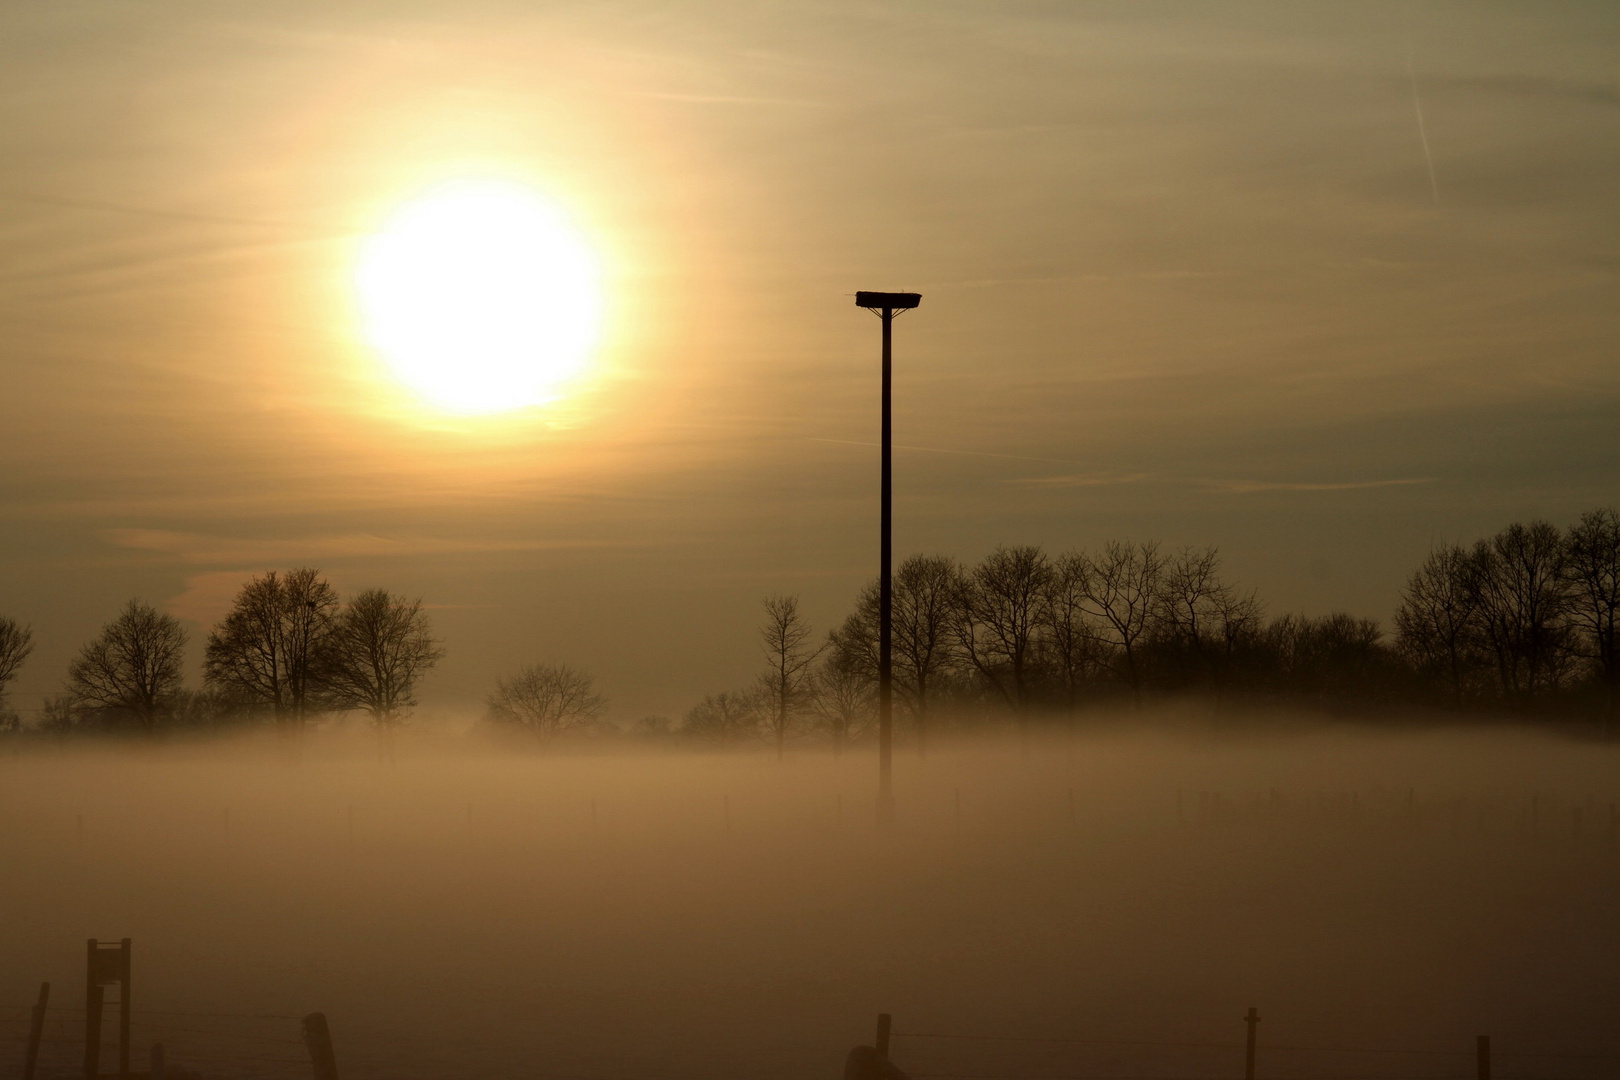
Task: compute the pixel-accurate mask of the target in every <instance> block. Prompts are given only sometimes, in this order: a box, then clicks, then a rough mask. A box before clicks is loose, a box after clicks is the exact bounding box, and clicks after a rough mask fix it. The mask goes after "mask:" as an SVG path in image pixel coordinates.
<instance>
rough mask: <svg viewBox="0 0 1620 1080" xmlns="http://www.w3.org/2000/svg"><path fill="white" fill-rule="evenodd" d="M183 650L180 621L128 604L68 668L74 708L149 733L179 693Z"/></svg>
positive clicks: (141, 605)
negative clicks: (114, 718)
mask: <svg viewBox="0 0 1620 1080" xmlns="http://www.w3.org/2000/svg"><path fill="white" fill-rule="evenodd" d="M185 647H186V633H185V631H184V630H183V629H182V628H181V626H180V621H179V620H178V619H176V618H175V617H174V616H172V615H165V614H163V613H162V612H160V611H158V610H157V609H156V608H154V607H152V606H151V605H150V604H144V603H142V602H140V601H139V600H131V601H130V602H129V603H128V604H127V605H125V607H124V610H123V611H121V612H120V613H119V614H118V617H117V618H116V619H114V620H113V621H112V622H110V623H108V624H107V625H106V626H105V627H104V628H103V629H102V631H101V636H100V637H98V638H96V640H94V641H92V642H90V644H88V645H86V646H85V647H84V648H83V650H81V651H80V653H79V656H78V658H77V659H76V660H74V661H73V663H72V664H71V665H70V666H69V667H68V676H67V692H68V695H69V696H70V697H71V698H72V701H73V705H74V708H75V709H76V710H77V711H78V712H80V713H86V712H101V713H106V714H111V715H114V716H122V717H127V718H129V719H132V720H134V721H135V723H137V724H138V725H140V727H141V728H142V729H144V730H146V731H152V730H153V729H154V728H156V727H157V725H158V722H159V721H160V720H161V719H162V718H163V717H164V716H165V715H166V713H167V712H168V710H169V709H170V707H171V706H172V705H173V704H174V700H175V696H176V695H177V694H178V693H179V691H180V670H181V663H182V660H183V656H184V652H185Z"/></svg>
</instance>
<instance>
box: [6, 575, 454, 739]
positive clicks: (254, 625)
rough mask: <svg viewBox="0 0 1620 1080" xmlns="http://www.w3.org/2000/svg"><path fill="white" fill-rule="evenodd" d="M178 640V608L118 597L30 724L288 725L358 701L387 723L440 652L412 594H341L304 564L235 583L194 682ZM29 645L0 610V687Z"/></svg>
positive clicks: (409, 700) (405, 706)
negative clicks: (192, 685) (119, 605)
mask: <svg viewBox="0 0 1620 1080" xmlns="http://www.w3.org/2000/svg"><path fill="white" fill-rule="evenodd" d="M186 645H187V635H186V631H185V628H184V627H183V626H182V625H181V623H180V620H179V619H176V618H175V617H174V616H173V615H169V614H165V613H164V612H161V611H159V610H157V609H156V608H155V607H153V606H152V605H150V604H148V603H145V602H143V601H141V600H131V601H129V603H127V604H126V605H124V608H123V610H121V611H120V612H119V613H118V615H117V616H116V617H115V618H114V619H113V620H112V621H111V622H109V623H107V625H106V626H105V627H103V628H102V631H101V633H100V634H99V635H97V636H96V637H95V638H94V639H93V640H91V641H90V642H88V643H87V644H85V646H84V647H83V648H82V649H80V650H79V654H78V656H76V657H75V658H74V660H73V662H72V663H71V664H69V665H68V671H67V677H66V679H65V680H64V681H63V687H62V692H61V693H59V694H57V695H55V696H53V697H50V698H48V699H47V700H46V702H45V705H44V709H43V711H42V712H43V715H42V724H41V726H42V727H44V728H46V729H48V730H52V731H70V730H96V731H105V730H126V731H135V732H142V733H152V732H155V731H157V730H159V729H161V728H169V727H200V726H206V725H219V724H222V723H230V722H233V721H234V722H252V721H268V722H269V723H272V724H274V725H275V726H276V727H277V728H278V729H280V730H282V731H284V732H296V731H297V730H299V729H301V728H302V727H303V726H304V725H305V723H306V722H307V721H308V720H309V719H310V718H312V717H314V716H318V715H323V714H331V713H340V712H359V713H362V714H364V715H366V716H367V717H369V718H370V720H371V721H372V723H374V724H375V725H377V726H378V727H379V728H389V727H392V726H395V725H397V724H399V723H400V722H401V721H403V719H404V718H405V716H406V715H407V714H408V712H409V710H410V709H411V707H412V706H414V705H415V704H416V697H415V691H416V686H417V684H418V682H419V681H420V679H421V678H422V676H423V675H425V674H426V673H427V672H428V671H429V670H431V669H432V668H433V666H434V665H435V664H436V663H437V662H438V661H439V660H440V659H441V658H442V657H443V656H444V650H443V648H442V647H441V645H440V643H439V642H438V640H437V639H435V638H434V636H433V633H432V627H431V625H430V624H429V620H428V617H427V614H426V612H425V611H424V610H423V607H422V602H421V600H410V599H406V598H404V597H401V596H396V595H394V594H392V593H390V592H388V591H387V590H385V589H367V590H364V591H362V592H360V593H358V594H356V595H355V596H353V597H351V598H350V599H349V600H348V601H347V602H344V601H342V600H341V598H340V597H339V596H338V593H337V591H336V590H335V589H333V588H332V586H331V584H329V583H328V582H327V581H326V580H325V579H324V578H322V577H321V575H320V572H319V571H317V570H313V569H310V568H307V567H305V568H299V569H294V570H288V571H286V572H284V573H278V572H276V571H270V572H267V573H265V574H262V575H260V576H257V577H254V578H252V579H251V580H249V581H248V582H247V583H246V584H245V585H243V586H242V588H241V590H240V591H239V592H238V593H237V594H236V598H235V600H234V601H233V603H232V605H231V608H230V611H229V612H228V613H227V614H226V615H225V617H224V618H223V619H221V620H220V622H219V624H218V625H216V626H215V627H214V628H213V629H212V630H211V631H210V632H209V634H208V639H207V645H206V654H205V655H206V659H205V664H204V669H203V684H202V687H201V688H200V689H195V690H193V689H189V688H188V687H186V685H185V680H184V664H185V650H186ZM32 650H33V633H32V631H31V630H30V629H29V628H27V627H24V626H20V625H19V624H18V623H17V622H16V621H15V620H12V619H8V618H0V694H3V693H4V691H5V689H6V687H7V685H8V684H9V683H10V681H11V680H12V679H13V678H14V677H15V676H16V674H17V670H18V669H19V668H20V667H21V666H22V663H23V661H24V660H26V659H27V657H28V655H29V654H30V652H31V651H32ZM0 711H4V712H5V713H6V715H7V720H8V724H7V726H9V727H12V728H17V727H19V726H20V721H19V720H18V719H17V717H16V715H15V714H14V713H10V712H9V710H0Z"/></svg>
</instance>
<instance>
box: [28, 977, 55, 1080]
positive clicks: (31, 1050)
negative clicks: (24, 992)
mask: <svg viewBox="0 0 1620 1080" xmlns="http://www.w3.org/2000/svg"><path fill="white" fill-rule="evenodd" d="M50 1000H51V984H50V983H48V982H43V983H40V984H39V1002H38V1004H36V1005H35V1006H34V1015H33V1017H32V1019H31V1020H30V1021H29V1023H28V1056H27V1057H25V1058H24V1059H23V1080H34V1067H35V1066H37V1065H38V1064H39V1043H40V1040H41V1039H42V1038H44V1036H45V1006H46V1005H47V1004H48V1003H49V1002H50Z"/></svg>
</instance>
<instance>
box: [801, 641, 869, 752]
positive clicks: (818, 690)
mask: <svg viewBox="0 0 1620 1080" xmlns="http://www.w3.org/2000/svg"><path fill="white" fill-rule="evenodd" d="M812 702H813V704H814V706H815V710H816V715H817V716H819V717H820V718H821V722H822V724H823V725H825V727H826V728H827V730H828V731H829V732H831V733H832V738H833V755H834V756H835V757H836V756H837V755H839V754H841V753H843V751H844V744H845V743H847V742H848V741H849V739H850V737H851V736H853V735H855V734H856V733H858V732H859V731H860V730H861V729H862V728H864V727H866V725H867V724H868V723H869V722H870V721H871V720H872V716H873V713H874V711H875V710H876V707H877V686H876V684H875V683H874V682H873V681H872V679H871V677H870V676H869V675H868V673H867V672H866V671H864V670H862V669H861V668H860V667H859V666H858V665H856V664H854V663H851V662H850V660H849V658H848V657H847V656H845V655H844V654H843V653H840V652H839V651H838V650H837V649H829V650H828V651H827V653H826V655H825V656H824V657H823V658H822V661H821V669H820V670H819V671H817V672H816V678H815V683H814V690H813V695H812Z"/></svg>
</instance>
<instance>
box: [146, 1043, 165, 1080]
mask: <svg viewBox="0 0 1620 1080" xmlns="http://www.w3.org/2000/svg"><path fill="white" fill-rule="evenodd" d="M149 1060H150V1061H151V1072H150V1073H148V1075H149V1076H150V1077H151V1080H163V1073H164V1067H163V1066H164V1063H163V1044H162V1043H153V1044H152V1056H151V1058H150V1059H149Z"/></svg>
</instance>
